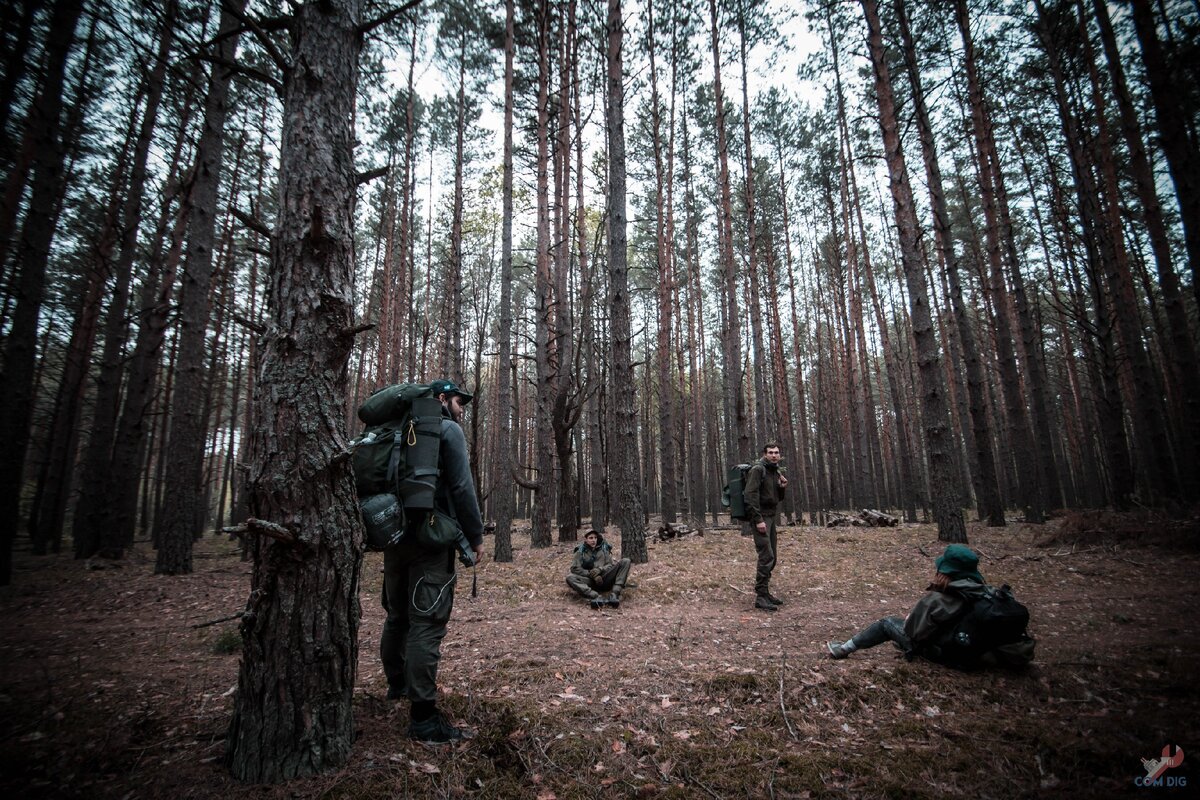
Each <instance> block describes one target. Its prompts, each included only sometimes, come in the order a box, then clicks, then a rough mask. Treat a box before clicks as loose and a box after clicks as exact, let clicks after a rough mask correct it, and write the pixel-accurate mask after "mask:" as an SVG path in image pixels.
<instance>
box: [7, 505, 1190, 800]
mask: <svg viewBox="0 0 1200 800" xmlns="http://www.w3.org/2000/svg"><path fill="white" fill-rule="evenodd" d="M1121 519H1123V518H1121ZM1113 520H1114V517H1112V516H1111V515H1109V516H1104V515H1101V516H1095V517H1092V516H1087V515H1074V514H1073V515H1068V516H1067V517H1066V518H1064V519H1062V520H1055V521H1054V522H1053V523H1050V524H1049V525H1046V526H1030V525H1011V526H1010V527H1008V528H1004V529H988V528H985V527H982V526H978V525H972V526H971V527H970V537H971V544H972V546H974V547H975V548H976V549H977V550H978V551H979V552H980V554H981V556H982V561H981V565H980V566H981V569H982V571H983V573H984V575H985V576H986V577H987V578H988V580H989V582H991V583H996V584H1000V583H1009V584H1011V585H1012V586H1013V587H1015V590H1016V593H1017V596H1018V597H1019V598H1020V599H1021V600H1022V601H1023V602H1025V603H1026V604H1027V605H1028V606H1029V607H1030V610H1031V613H1032V622H1031V626H1030V630H1031V633H1032V634H1033V635H1034V636H1035V637H1036V638H1037V639H1038V653H1037V656H1038V657H1037V662H1036V664H1035V666H1034V667H1033V668H1031V669H1029V670H1028V671H1026V672H1023V673H1007V672H982V673H970V674H965V673H957V672H952V671H949V670H946V669H944V668H941V667H938V666H936V665H933V664H930V663H927V662H923V661H914V662H907V661H905V660H904V659H903V658H902V657H900V654H899V653H898V652H897V651H895V650H894V649H892V648H891V647H888V646H884V647H879V648H875V649H873V650H870V651H866V652H860V653H856V654H854V655H853V656H852V657H851V658H849V659H847V660H845V661H840V662H834V661H831V660H830V659H829V658H828V657H827V654H826V653H825V651H824V650H823V645H824V642H825V641H827V640H829V639H833V638H839V639H840V638H845V637H847V636H849V635H850V634H852V633H853V632H855V631H856V630H857V629H859V628H860V627H862V626H863V625H866V624H868V623H870V622H872V621H873V620H875V619H877V618H878V617H880V616H883V615H886V614H903V613H905V611H906V610H907V609H908V608H909V607H910V606H911V605H912V603H913V602H914V601H915V600H916V599H917V597H918V596H919V595H920V593H921V591H922V590H923V589H924V587H925V585H926V583H927V582H928V579H929V577H930V575H931V572H932V567H931V561H930V558H929V556H931V555H936V554H937V552H938V551H939V549H940V546H939V544H938V543H937V541H936V533H935V531H934V529H933V528H932V527H931V526H926V525H903V524H902V525H901V526H900V527H898V528H863V529H845V528H843V529H823V528H815V527H794V528H788V529H785V530H784V531H782V532H781V536H780V563H779V567H778V569H777V571H776V578H775V581H774V582H773V584H772V589H773V591H774V592H775V593H776V594H778V595H780V596H782V597H783V598H784V599H785V600H786V604H785V605H784V606H783V608H782V609H780V611H778V612H777V613H774V614H766V613H763V612H756V611H755V610H754V609H753V608H752V604H753V593H752V591H751V588H752V584H753V574H754V560H755V558H754V548H753V545H752V543H751V541H750V540H749V539H746V538H743V537H741V536H739V535H738V534H737V532H736V531H734V530H728V529H712V528H709V529H706V531H705V534H704V535H702V536H701V535H691V536H686V537H683V538H681V539H676V540H671V541H666V542H657V541H651V542H650V544H649V552H650V562H649V563H647V564H642V565H635V566H634V569H633V575H632V585H631V587H630V588H629V590H628V591H627V592H626V595H625V597H624V598H623V602H622V605H621V607H620V609H619V610H612V609H606V610H603V611H593V610H591V609H589V608H588V607H587V605H586V604H585V603H583V602H581V601H580V600H579V599H578V598H576V597H574V596H572V594H571V593H570V592H569V590H568V589H567V587H566V585H565V583H564V581H563V575H564V574H565V571H566V568H567V565H568V563H569V560H570V549H571V547H572V545H571V544H562V545H555V546H553V547H550V548H546V549H540V550H533V549H531V548H530V547H529V539H528V532H527V529H526V530H524V531H522V530H518V532H517V534H516V537H515V538H516V542H515V544H516V547H515V560H514V562H513V563H511V564H497V563H494V562H491V561H487V562H485V563H484V564H483V565H481V566H480V567H479V569H478V576H477V577H478V585H479V594H478V597H474V598H472V597H471V593H470V580H468V578H469V577H470V576H469V574H468V575H464V579H463V580H460V582H459V588H458V596H457V598H456V608H455V614H454V619H453V620H452V622H451V625H450V632H449V635H448V636H447V638H446V641H445V643H444V647H443V661H442V670H441V680H440V682H441V686H442V691H443V695H444V696H443V699H442V700H441V705H442V707H443V709H444V710H445V711H446V712H447V713H448V715H449V716H451V717H452V718H454V719H455V720H457V721H458V722H459V723H461V724H463V725H465V726H467V727H468V728H470V729H471V730H472V731H473V732H474V734H475V736H474V738H473V739H471V740H469V741H467V742H465V743H463V744H460V745H458V746H456V747H445V748H440V749H431V748H427V747H424V746H421V745H418V744H414V743H412V742H410V741H409V740H408V739H407V738H406V737H405V731H406V728H407V725H408V709H407V705H406V704H404V703H400V704H397V703H392V702H388V701H387V700H386V699H385V694H386V686H385V682H384V679H383V675H382V671H381V668H380V664H379V658H378V653H377V648H378V642H379V633H380V629H381V625H382V620H383V614H382V610H381V609H380V607H379V603H378V593H379V586H380V579H381V576H380V572H379V570H380V562H381V560H380V557H379V556H378V555H376V554H370V555H368V557H367V559H368V563H367V567H366V569H365V570H364V575H365V576H366V577H365V580H364V586H363V589H362V601H363V604H362V605H363V621H362V627H361V631H360V642H359V644H360V656H359V665H358V675H359V677H358V687H357V690H356V695H355V714H356V725H357V728H358V731H357V734H358V735H357V741H356V744H355V748H354V751H353V755H352V757H351V760H350V762H349V763H348V764H347V765H346V766H345V767H344V768H342V769H340V770H338V771H335V772H331V773H328V774H325V775H322V776H318V777H313V778H308V779H302V780H295V781H291V782H289V783H286V784H283V785H279V786H245V785H241V784H238V783H236V782H235V781H233V780H232V779H231V778H230V777H229V775H228V773H227V772H226V771H225V770H224V768H223V767H222V754H223V751H224V746H225V740H224V737H225V730H226V727H227V725H228V721H229V716H230V711H231V708H232V701H233V693H234V691H235V689H236V680H237V663H238V658H239V653H238V652H237V649H236V648H235V649H234V652H232V653H230V652H228V650H229V641H230V636H231V632H232V631H236V626H237V623H236V621H227V622H222V623H218V624H213V625H208V626H206V627H200V628H197V627H194V626H196V625H198V624H201V623H205V622H211V621H213V620H217V619H221V618H223V617H227V616H230V615H232V614H234V613H236V611H237V610H239V609H240V608H241V607H242V606H243V605H244V602H245V596H246V592H247V591H248V586H249V565H247V564H244V563H242V562H240V561H239V560H238V557H237V552H236V548H235V546H234V545H232V544H231V543H229V542H227V541H225V540H223V539H221V538H211V539H206V540H204V541H203V542H201V543H200V544H199V550H198V552H197V558H196V572H195V573H194V574H192V575H190V576H184V577H158V576H155V575H153V557H152V553H151V552H150V551H149V549H148V548H145V547H142V548H139V549H136V550H135V551H134V553H133V554H132V556H131V557H130V558H129V559H128V560H127V561H126V562H125V563H124V564H123V565H122V566H120V567H119V568H115V569H104V570H93V569H88V568H87V565H86V564H85V563H81V562H77V561H73V560H71V559H70V558H68V557H65V556H62V557H44V558H35V557H33V556H31V555H28V554H27V553H18V555H17V571H16V574H15V576H14V581H13V585H12V586H10V587H8V588H6V589H4V590H2V591H0V741H2V747H0V791H3V792H4V795H5V796H8V797H21V798H171V800H184V798H209V797H220V798H225V799H227V800H241V799H242V798H278V799H279V800H282V799H283V798H395V797H413V798H425V797H445V798H459V797H473V798H510V797H512V798H541V799H542V800H550V799H551V798H562V799H564V800H565V798H610V797H654V798H660V797H661V798H697V797H701V798H703V797H711V798H741V797H751V798H759V797H762V798H801V797H863V798H874V797H905V798H949V797H973V798H1009V797H1040V796H1045V797H1059V796H1068V797H1080V796H1083V797H1110V796H1115V795H1135V794H1138V793H1144V792H1145V791H1149V790H1141V789H1139V788H1138V787H1136V786H1135V785H1134V779H1135V778H1137V777H1139V776H1142V775H1144V774H1145V769H1144V767H1143V765H1142V759H1143V758H1152V757H1157V756H1158V755H1159V754H1160V752H1161V751H1162V748H1163V746H1164V745H1168V744H1170V745H1180V746H1182V747H1183V748H1184V749H1185V750H1188V749H1189V748H1190V747H1191V746H1192V743H1194V742H1196V740H1197V737H1196V733H1197V727H1198V726H1197V723H1196V716H1197V714H1196V712H1197V702H1196V700H1197V690H1196V688H1195V682H1194V676H1195V675H1196V674H1197V673H1198V672H1200V653H1198V650H1197V638H1198V637H1197V624H1196V620H1195V615H1194V612H1193V609H1194V608H1195V607H1196V605H1197V583H1196V580H1195V575H1196V574H1197V570H1198V568H1200V555H1197V553H1196V551H1195V549H1194V548H1191V547H1181V546H1175V545H1174V544H1172V538H1171V537H1165V538H1160V537H1157V536H1152V535H1147V533H1146V531H1145V530H1144V529H1141V530H1142V532H1141V533H1139V534H1138V535H1132V534H1129V535H1125V534H1122V535H1120V536H1119V537H1117V538H1110V537H1109V534H1110V533H1111V531H1112V530H1113V529H1114V528H1115V524H1114V521H1113ZM1136 524H1137V525H1152V524H1156V523H1153V521H1147V520H1142V521H1141V522H1137V523H1136ZM1134 526H1135V523H1134V522H1133V521H1130V522H1129V525H1128V526H1127V527H1123V528H1122V530H1124V531H1127V532H1128V531H1130V530H1132V528H1133V527H1134ZM656 528H657V524H652V525H651V526H649V530H650V531H654V530H655V529H656ZM1186 535H1192V534H1186ZM608 536H609V538H610V539H611V540H612V541H613V543H614V546H616V547H617V548H618V549H619V540H620V536H619V533H618V532H617V531H615V530H613V529H610V530H609V532H608ZM1114 544H1115V545H1116V546H1114ZM1188 770H1189V765H1188V764H1187V763H1186V762H1185V763H1184V765H1183V766H1181V767H1178V768H1176V769H1174V770H1171V771H1170V772H1168V773H1167V775H1171V776H1175V777H1187V776H1188ZM1189 782H1190V781H1189ZM1184 791H1186V790H1184ZM1170 793H1171V791H1170V790H1167V789H1161V790H1157V791H1156V796H1158V795H1159V794H1170Z"/></svg>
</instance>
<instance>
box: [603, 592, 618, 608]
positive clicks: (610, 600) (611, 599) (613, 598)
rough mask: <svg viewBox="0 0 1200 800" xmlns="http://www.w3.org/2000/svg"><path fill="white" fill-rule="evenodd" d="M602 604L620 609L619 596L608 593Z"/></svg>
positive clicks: (614, 593)
mask: <svg viewBox="0 0 1200 800" xmlns="http://www.w3.org/2000/svg"><path fill="white" fill-rule="evenodd" d="M604 602H605V603H607V604H608V605H610V606H612V607H613V608H620V607H621V598H620V596H618V595H617V593H616V592H609V593H608V596H607V597H605V598H604Z"/></svg>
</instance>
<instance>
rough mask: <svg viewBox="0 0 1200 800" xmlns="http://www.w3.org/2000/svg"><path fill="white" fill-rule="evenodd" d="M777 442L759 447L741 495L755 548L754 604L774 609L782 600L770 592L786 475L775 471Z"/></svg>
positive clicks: (777, 454)
mask: <svg viewBox="0 0 1200 800" xmlns="http://www.w3.org/2000/svg"><path fill="white" fill-rule="evenodd" d="M780 457H781V456H780V452H779V445H777V444H775V443H774V442H769V443H768V444H767V445H766V446H765V447H763V455H762V458H760V459H759V460H758V461H755V462H754V466H752V467H750V471H749V472H748V473H747V474H746V488H745V491H743V492H742V496H743V497H744V498H745V502H746V516H747V518H748V520H749V521H748V522H747V525H748V526H749V533H750V534H751V535H753V536H754V549H755V550H757V551H758V567H757V568H756V570H755V573H754V607H755V608H758V609H762V610H763V611H776V610H778V608H779V607H780V606H781V605H783V601H782V600H780V599H779V598H778V597H776V596H775V595H773V594H771V573H772V572H774V571H775V561H776V555H777V553H778V552H779V551H778V546H779V538H778V533H777V531H776V529H775V519H776V517H777V516H778V514H779V506H780V505H781V504H782V503H783V493H784V489H785V488H786V487H787V485H788V480H787V476H786V475H784V474H783V473H782V472H781V471H780V470H779V459H780Z"/></svg>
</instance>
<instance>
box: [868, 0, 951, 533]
mask: <svg viewBox="0 0 1200 800" xmlns="http://www.w3.org/2000/svg"><path fill="white" fill-rule="evenodd" d="M862 7H863V12H864V14H865V16H866V19H867V28H868V37H867V43H868V47H869V49H870V52H871V64H872V66H873V67H874V72H875V95H876V101H877V102H878V104H879V123H880V127H881V128H882V132H883V148H884V158H885V159H886V161H887V166H888V175H889V178H890V187H891V192H892V202H893V205H894V207H895V212H896V227H897V232H898V234H899V237H900V258H901V261H902V263H903V266H904V276H905V281H906V283H907V286H908V293H909V303H910V307H911V312H912V330H913V338H914V339H915V340H916V346H917V363H918V366H919V375H920V379H921V418H922V422H923V423H924V426H925V446H926V452H927V454H928V458H929V484H930V486H929V488H930V491H931V493H932V502H933V514H934V519H935V520H936V521H937V526H938V539H940V540H941V541H946V542H965V541H966V540H967V530H966V526H965V525H964V524H963V516H962V509H961V508H960V507H959V506H958V504H957V492H956V491H955V480H954V474H953V468H954V462H953V457H952V450H953V446H954V443H953V441H952V438H953V437H952V435H951V431H950V428H949V425H948V419H947V408H946V390H945V386H944V385H943V381H942V375H941V371H940V367H939V358H940V357H939V355H938V344H937V341H936V340H935V339H934V335H933V320H932V318H931V317H930V311H929V290H928V286H927V284H926V280H925V271H924V268H923V266H922V264H921V256H920V252H919V250H918V235H919V231H918V225H917V215H916V209H915V207H914V205H913V196H912V187H911V186H910V185H909V181H908V170H907V168H906V166H905V164H904V153H903V152H902V150H901V148H900V135H899V130H898V125H897V122H896V106H895V99H894V95H893V92H892V82H891V76H890V74H889V72H888V66H887V60H886V57H885V55H884V48H883V34H882V33H881V31H880V26H879V14H878V11H877V9H876V5H875V0H862Z"/></svg>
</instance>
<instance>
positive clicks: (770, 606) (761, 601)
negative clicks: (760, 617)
mask: <svg viewBox="0 0 1200 800" xmlns="http://www.w3.org/2000/svg"><path fill="white" fill-rule="evenodd" d="M754 607H755V608H759V609H762V610H763V611H778V610H779V606H777V605H775V604H774V603H772V602H771V601H770V600H768V599H767V598H765V597H763V596H762V595H759V596H758V597H757V598H755V600H754Z"/></svg>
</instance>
